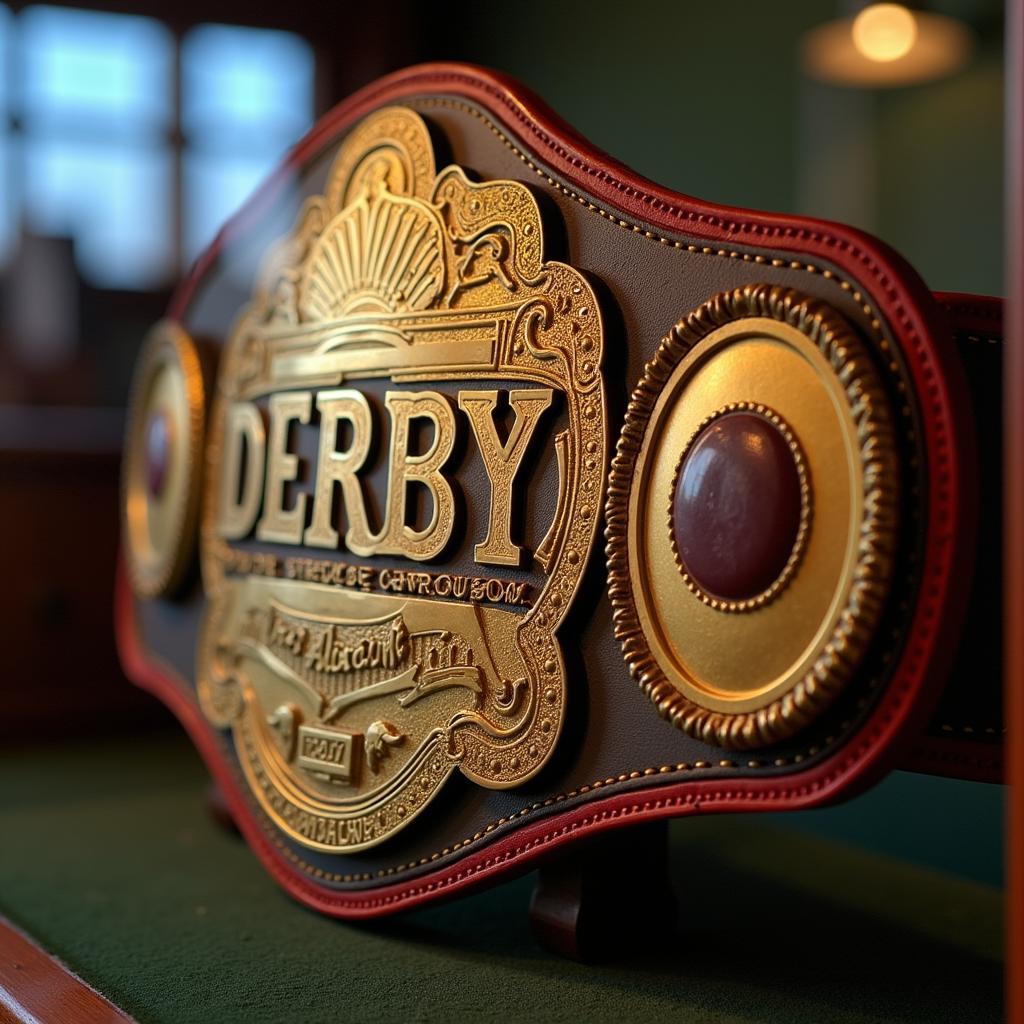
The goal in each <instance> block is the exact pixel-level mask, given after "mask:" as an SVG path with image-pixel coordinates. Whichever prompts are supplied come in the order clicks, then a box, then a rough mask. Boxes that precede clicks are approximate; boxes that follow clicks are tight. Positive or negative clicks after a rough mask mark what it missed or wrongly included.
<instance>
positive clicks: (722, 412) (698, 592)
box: [668, 402, 813, 612]
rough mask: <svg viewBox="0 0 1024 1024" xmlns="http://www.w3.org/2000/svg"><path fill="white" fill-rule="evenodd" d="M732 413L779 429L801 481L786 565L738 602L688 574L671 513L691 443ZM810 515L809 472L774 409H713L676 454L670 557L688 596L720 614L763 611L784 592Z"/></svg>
mask: <svg viewBox="0 0 1024 1024" xmlns="http://www.w3.org/2000/svg"><path fill="white" fill-rule="evenodd" d="M734 412H752V413H754V414H755V415H757V416H760V417H761V418H762V419H764V420H767V421H768V422H769V423H770V424H771V425H772V426H773V427H775V429H776V430H778V432H779V433H780V434H781V435H782V437H783V440H784V441H785V442H786V445H787V446H788V448H789V451H790V454H791V455H792V456H793V462H794V463H795V464H796V472H797V476H798V477H799V479H800V522H799V523H798V524H797V530H796V537H795V538H794V539H793V548H792V550H791V551H790V553H789V558H787V559H786V564H785V565H784V566H783V567H782V571H781V572H780V573H779V575H778V576H776V577H775V579H774V580H772V582H771V583H770V584H769V585H768V586H767V587H765V589H764V590H762V591H761V593H760V594H755V595H754V596H753V597H747V598H744V599H743V600H741V601H734V600H731V599H730V598H727V597H718V596H716V595H715V594H712V593H711V592H710V591H708V590H705V589H704V588H703V587H702V586H701V585H700V584H699V583H698V582H697V581H696V580H695V579H694V578H693V577H692V576H691V575H690V573H689V572H688V571H687V568H686V563H685V562H684V560H683V556H682V555H681V554H680V553H679V548H678V547H677V545H676V535H675V530H674V529H673V514H672V513H673V504H674V499H675V493H676V487H677V486H678V483H679V474H680V472H681V471H682V468H683V463H684V462H685V461H686V456H687V455H689V453H690V449H691V448H692V447H693V445H694V442H695V441H696V440H697V438H698V437H700V435H701V434H703V433H704V431H705V430H706V429H707V428H708V427H710V426H711V424H712V423H714V422H716V421H717V420H720V419H721V418H722V417H723V416H728V415H729V414H730V413H734ZM812 512H813V506H812V499H811V479H810V473H809V472H808V470H807V460H806V459H805V458H804V453H803V449H802V448H801V447H800V442H799V441H797V439H796V435H795V434H794V433H793V431H792V430H790V428H789V424H788V423H787V422H786V421H785V420H784V419H783V418H782V417H781V416H780V415H779V414H778V413H777V412H776V411H775V410H774V409H772V408H770V407H769V406H767V405H762V404H761V403H760V402H730V403H729V404H728V405H723V406H722V408H721V409H716V410H715V411H714V412H713V413H711V414H710V415H709V416H705V417H704V419H702V420H701V421H700V423H698V424H697V429H696V430H694V432H693V433H692V434H691V435H690V437H689V439H688V440H687V442H686V444H684V445H683V450H682V452H680V454H679V461H678V462H676V468H675V470H674V471H673V473H672V487H671V489H670V491H669V499H668V539H669V544H670V545H671V547H672V554H673V556H674V557H675V561H676V567H677V568H678V569H679V572H680V573H681V574H682V577H683V582H684V583H685V584H686V587H687V589H688V590H689V591H690V593H691V594H693V595H694V596H696V597H699V598H700V599H701V601H703V602H704V604H706V605H708V606H709V607H711V608H714V609H715V610H716V611H719V612H749V611H754V610H755V609H757V608H763V607H764V606H765V605H767V604H771V602H772V601H774V600H775V598H777V597H778V596H779V594H781V593H782V592H783V590H785V589H786V586H787V584H788V583H789V581H790V580H791V579H792V578H793V575H794V573H795V572H796V570H797V566H799V564H800V560H801V558H803V555H804V551H805V550H806V548H807V537H808V535H809V534H810V528H811V516H812Z"/></svg>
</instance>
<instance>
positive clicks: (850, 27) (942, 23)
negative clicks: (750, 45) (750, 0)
mask: <svg viewBox="0 0 1024 1024" xmlns="http://www.w3.org/2000/svg"><path fill="white" fill-rule="evenodd" d="M973 42H974V40H973V37H972V35H971V32H970V29H968V28H967V26H966V25H964V24H963V23H962V22H959V21H957V20H955V19H954V18H947V17H945V16H943V15H939V14H929V13H925V12H922V11H911V10H909V9H908V8H907V7H904V6H903V4H890V3H882V4H870V5H869V6H867V7H865V8H864V9H863V10H862V11H860V13H858V14H857V16H856V17H854V18H840V19H838V20H836V21H830V22H827V23H826V24H824V25H820V26H819V27H818V28H815V29H812V30H811V31H810V32H808V33H807V35H806V36H805V37H804V41H803V66H804V69H805V70H806V71H807V72H808V73H809V74H810V75H812V76H813V77H815V78H818V79H821V80H822V81H825V82H832V83H834V84H837V85H853V86H862V87H869V88H871V87H875V88H878V87H885V86H900V85H917V84H920V83H921V82H927V81H930V80H932V79H935V78H941V77H943V76H945V75H949V74H952V73H953V72H954V71H957V70H958V69H959V68H961V67H963V65H964V64H965V63H966V61H967V58H968V56H969V55H970V52H971V49H972V47H973Z"/></svg>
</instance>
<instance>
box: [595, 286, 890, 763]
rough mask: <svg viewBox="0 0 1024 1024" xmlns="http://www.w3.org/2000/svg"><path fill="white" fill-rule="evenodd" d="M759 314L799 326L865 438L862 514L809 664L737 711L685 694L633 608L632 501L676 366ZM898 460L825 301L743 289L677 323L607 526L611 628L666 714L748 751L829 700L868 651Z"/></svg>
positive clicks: (617, 468) (651, 377) (634, 402)
mask: <svg viewBox="0 0 1024 1024" xmlns="http://www.w3.org/2000/svg"><path fill="white" fill-rule="evenodd" d="M753 317H758V318H765V319H766V320H768V321H775V322H777V323H780V324H786V325H789V327H790V328H795V329H796V330H797V331H799V332H800V334H802V335H803V336H804V337H805V338H807V339H808V340H809V341H810V342H811V343H812V344H813V345H814V347H815V348H816V349H817V350H818V351H819V352H820V353H821V355H823V356H824V357H825V360H826V361H827V364H828V366H829V367H830V368H831V371H832V373H833V374H835V376H836V379H837V380H838V381H839V383H840V386H841V390H842V393H843V394H844V395H845V398H846V401H847V404H848V411H849V415H850V417H851V418H852V420H853V424H854V429H855V434H856V438H857V443H858V457H859V459H860V466H859V474H860V479H861V480H862V484H863V494H862V495H861V496H860V500H861V507H862V508H863V516H862V519H861V521H860V523H859V524H858V528H857V536H856V552H857V557H856V565H855V566H854V567H853V568H852V571H851V572H850V574H849V587H848V591H847V593H846V596H845V599H844V601H843V608H842V611H841V613H840V614H839V615H838V617H837V618H836V622H835V627H834V629H833V631H832V633H831V635H830V636H828V637H827V638H825V640H824V642H822V643H821V644H819V646H818V647H817V648H816V651H817V653H816V655H815V656H814V658H813V662H812V663H811V664H810V666H809V668H808V670H807V671H806V672H805V673H804V674H803V675H802V676H801V677H800V678H798V679H796V681H795V682H793V684H792V685H791V686H790V687H789V688H788V689H787V691H786V692H785V693H783V694H781V695H779V696H776V697H775V698H774V699H771V700H770V701H768V702H767V703H764V704H763V705H762V706H759V707H755V708H744V709H743V710H739V711H736V712H730V711H727V710H722V709H720V708H711V707H708V706H704V705H702V704H700V703H697V702H696V701H695V700H693V699H691V698H690V697H688V696H686V695H685V694H684V693H683V692H682V691H681V689H680V687H679V685H678V683H677V681H676V680H675V679H673V678H670V677H669V676H668V675H667V674H666V671H665V668H664V667H663V665H662V664H661V663H660V662H659V660H658V658H657V657H656V656H655V654H654V652H653V651H652V649H651V642H650V639H649V637H648V634H647V632H646V631H645V627H644V621H643V618H644V616H643V615H642V614H641V613H640V611H639V610H638V606H637V596H638V595H637V590H636V588H637V587H638V586H642V581H641V580H639V579H634V575H633V572H632V569H631V564H630V550H629V548H630V501H631V494H632V492H633V489H634V487H636V486H637V483H638V481H637V465H638V461H639V460H640V458H641V455H642V452H643V450H644V445H645V443H646V435H647V428H648V424H649V423H650V421H651V417H652V415H653V414H654V411H655V406H656V404H657V403H658V399H659V397H660V395H661V393H662V390H663V388H664V387H665V386H666V384H667V383H668V382H669V380H670V378H672V376H673V374H674V373H675V371H676V369H677V367H679V365H680V364H681V363H682V361H683V360H684V359H685V358H686V357H687V355H688V354H689V353H690V352H691V350H693V349H694V348H695V346H697V345H698V344H699V343H700V342H702V341H703V340H704V339H705V338H708V337H709V336H710V335H712V334H713V332H715V331H717V330H719V329H720V328H723V327H725V326H726V325H732V324H734V323H735V322H736V321H738V320H742V319H744V318H753ZM897 465H898V463H897V458H896V455H895V448H894V439H893V434H892V428H891V424H890V418H889V412H888V406H887V402H886V399H885V396H884V394H883V393H882V391H881V389H880V387H879V385H878V383H877V379H876V376H875V373H874V369H873V367H872V366H871V364H870V361H869V359H868V357H867V355H866V353H865V351H864V348H863V346H862V345H861V343H860V341H859V340H858V339H857V338H856V336H855V335H854V334H853V331H852V329H851V328H850V327H849V326H848V325H847V323H846V322H845V321H844V320H843V319H842V317H840V316H839V315H838V314H837V313H836V312H835V311H834V310H833V309H832V308H831V307H829V306H827V305H826V304H825V303H823V302H820V301H817V300H814V299H811V298H808V297H806V296H803V295H801V294H800V293H799V292H796V291H793V290H791V289H783V288H777V287H770V286H768V285H756V286H746V287H743V288H738V289H736V290H734V291H731V292H726V293H722V294H720V295H716V296H715V297H714V298H712V299H710V300H709V301H707V302H706V303H704V304H703V305H702V306H700V307H699V308H697V309H696V310H694V311H693V312H692V313H690V314H689V315H688V316H687V317H685V318H684V319H683V320H681V321H679V322H678V323H677V324H675V326H673V327H672V329H671V330H670V331H669V332H668V334H667V335H665V337H664V338H663V339H662V342H661V344H660V346H659V348H658V350H657V352H656V354H655V356H654V358H653V359H652V360H651V361H650V362H649V363H648V364H647V367H646V370H645V373H644V376H643V378H642V379H641V381H640V382H639V384H638V385H637V387H636V389H635V390H634V392H633V395H632V398H631V400H630V403H629V406H628V409H627V412H626V417H625V424H624V427H623V430H622V433H621V435H620V438H619V441H618V446H617V450H616V455H615V457H614V459H613V460H612V468H611V473H610V476H609V483H608V498H607V504H606V520H607V525H606V530H605V536H606V539H607V547H606V554H607V559H608V580H609V588H608V593H609V596H610V598H611V602H612V607H613V616H614V629H615V636H616V638H617V639H618V640H619V642H620V643H621V645H622V650H623V654H624V656H625V658H626V661H627V663H628V665H629V668H630V672H631V674H632V676H633V678H634V679H635V680H636V681H637V682H638V684H639V685H640V688H641V690H642V691H643V692H644V693H645V694H646V695H647V696H648V697H649V698H650V699H651V700H652V701H653V702H654V704H655V705H656V707H657V708H658V711H659V712H660V713H661V714H662V715H663V716H664V717H665V718H667V719H668V720H669V721H670V722H672V723H673V724H674V725H676V726H677V727H678V728H680V729H682V730H683V731H684V732H686V733H688V734H689V735H691V736H693V737H694V738H696V739H699V740H701V741H703V742H707V743H713V744H716V745H718V746H722V747H726V748H730V749H735V750H745V749H752V748H756V747H764V746H768V745H770V744H772V743H776V742H778V741H779V740H781V739H784V738H786V737H789V736H792V735H794V734H795V733H797V732H798V731H800V729H802V728H803V727H804V726H805V725H806V724H807V723H808V722H810V721H811V720H812V719H814V718H815V717H817V716H818V715H819V714H820V713H821V712H822V711H823V710H824V709H825V708H827V707H828V706H829V705H830V704H832V702H833V701H834V700H835V698H836V697H837V696H838V695H839V693H840V692H841V691H842V689H843V688H844V686H845V685H846V684H847V682H848V681H849V680H850V678H851V676H852V674H853V672H854V670H855V669H856V666H857V665H858V663H859V662H860V661H861V659H862V658H863V656H864V654H865V653H866V651H867V648H868V646H869V644H870V642H871V639H872V636H873V631H874V627H875V626H876V624H877V622H878V620H879V617H880V615H881V611H882V608H883V605H884V602H885V597H886V594H887V591H888V586H889V580H890V576H891V571H892V552H893V550H894V546H895V531H896V523H897V515H898V511H897V509H898V486H897ZM758 613H759V614H761V613H763V612H762V611H761V610H760V609H759V610H758ZM747 703H754V701H749V700H748V701H747Z"/></svg>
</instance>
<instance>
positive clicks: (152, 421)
mask: <svg viewBox="0 0 1024 1024" xmlns="http://www.w3.org/2000/svg"><path fill="white" fill-rule="evenodd" d="M170 462H171V428H170V424H169V423H168V421H167V413H166V412H164V411H163V410H160V411H159V412H155V413H153V415H152V416H150V418H149V423H148V424H147V426H146V488H147V489H148V491H149V494H150V497H152V498H159V497H160V495H161V494H163V492H164V487H166V486H167V476H168V472H169V469H170Z"/></svg>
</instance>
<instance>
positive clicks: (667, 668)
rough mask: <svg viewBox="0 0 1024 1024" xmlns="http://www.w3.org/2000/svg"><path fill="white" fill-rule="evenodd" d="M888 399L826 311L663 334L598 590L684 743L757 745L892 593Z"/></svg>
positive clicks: (639, 398) (749, 293) (788, 303)
mask: <svg viewBox="0 0 1024 1024" xmlns="http://www.w3.org/2000/svg"><path fill="white" fill-rule="evenodd" d="M898 509H899V471H898V462H897V456H896V453H895V448H894V438H893V434H892V425H891V415H890V411H889V407H888V401H887V398H886V395H885V393H884V391H883V390H882V388H881V385H880V383H879V380H878V378H877V376H876V372H875V370H874V367H873V365H872V363H871V361H870V359H869V358H868V355H867V353H866V351H865V349H864V347H863V345H862V343H861V342H860V340H859V339H858V338H857V337H856V335H855V334H854V332H853V330H852V329H851V328H850V327H849V325H848V324H847V323H846V322H845V321H844V320H843V318H842V317H841V316H839V314H837V313H836V312H835V311H834V310H832V309H831V308H830V307H828V306H826V305H824V304H823V303H820V302H817V301H815V300H812V299H809V298H806V297H804V296H801V295H799V294H798V293H796V292H793V291H787V290H784V289H780V288H770V287H768V286H766V285H761V286H754V287H747V288H742V289H738V290H736V291H734V292H729V293H724V294H722V295H718V296H716V297H715V298H713V299H711V300H710V301H709V302H707V303H705V304H704V305H703V306H701V307H700V308H699V309H697V310H695V311H694V312H693V313H691V314H690V315H689V316H688V317H686V318H685V319H684V320H682V321H680V322H679V323H678V324H676V326H675V327H673V328H672V330H671V331H670V332H669V333H668V335H666V337H665V338H664V339H663V341H662V343H661V346H660V347H659V349H658V351H657V354H656V355H655V357H654V359H653V360H652V361H651V362H650V363H649V364H648V366H647V369H646V373H645V375H644V378H643V380H642V381H641V382H640V384H639V385H638V387H637V388H636V390H635V391H634V393H633V397H632V400H631V402H630V405H629V410H628V412H627V414H626V425H625V427H624V428H623V432H622V435H621V437H620V439H619V443H618V451H617V454H616V457H615V459H614V461H613V463H612V472H611V477H610V483H609V496H608V503H607V524H608V525H607V538H608V548H607V552H608V572H609V595H610V597H611V600H612V604H613V607H614V610H615V631H616V636H617V637H618V639H619V640H620V642H621V643H622V648H623V652H624V654H625V657H626V660H627V662H628V664H629V666H630V669H631V671H632V674H633V676H634V677H635V678H636V679H637V681H638V682H639V683H640V686H641V688H642V689H643V691H644V692H645V693H646V694H647V695H648V696H649V697H650V698H651V700H652V701H654V703H655V704H656V705H657V707H658V710H659V711H660V712H661V713H662V714H663V715H664V716H665V717H666V718H668V719H669V720H670V721H672V722H673V723H674V724H675V725H677V726H678V727H679V728H681V729H683V730H684V731H685V732H687V733H688V734H689V735H691V736H693V737H695V738H697V739H700V740H703V741H705V742H707V743H711V744H714V745H717V746H721V747H726V748H729V749H736V750H741V749H752V748H755V747H764V746H768V745H770V744H772V743H775V742H777V741H779V740H782V739H784V738H786V737H788V736H791V735H793V734H794V733H796V732H797V731H799V730H800V729H801V728H802V727H804V726H805V725H806V724H807V723H808V722H810V721H811V720H812V719H813V718H814V717H816V716H817V715H819V714H820V713H821V712H823V711H824V710H825V709H826V708H827V707H828V706H829V705H830V704H831V703H832V702H833V701H834V700H835V698H836V697H837V696H838V695H839V693H840V692H841V691H842V689H843V688H844V687H845V686H846V685H847V683H848V682H849V681H850V679H851V677H852V676H853V674H854V672H855V671H856V668H857V666H858V664H859V662H860V660H861V658H862V657H863V655H864V653H865V652H866V650H867V647H868V645H869V643H870V641H871V639H872V634H873V630H874V628H875V626H876V624H877V623H878V620H879V617H880V614H881V611H882V608H883V605H884V602H885V598H886V595H887V592H888V589H889V583H890V577H891V572H892V554H893V549H894V545H895V542H896V527H897V517H898Z"/></svg>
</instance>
